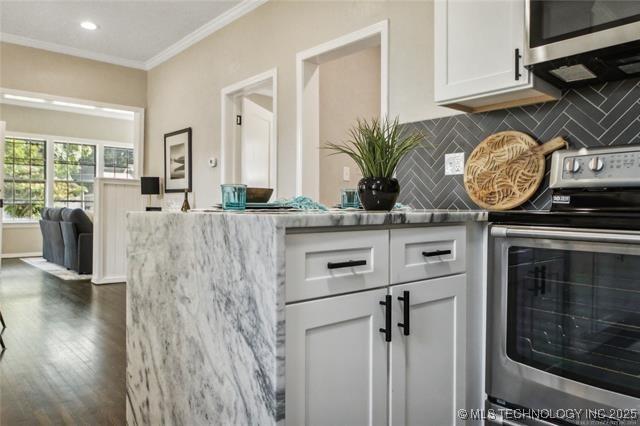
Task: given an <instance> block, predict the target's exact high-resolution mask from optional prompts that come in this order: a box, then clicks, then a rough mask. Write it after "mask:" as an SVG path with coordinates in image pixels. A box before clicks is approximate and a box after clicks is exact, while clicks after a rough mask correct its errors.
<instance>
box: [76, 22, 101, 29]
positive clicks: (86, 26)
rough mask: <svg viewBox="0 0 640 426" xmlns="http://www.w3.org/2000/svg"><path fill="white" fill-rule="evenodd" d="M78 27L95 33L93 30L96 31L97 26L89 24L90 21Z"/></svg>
mask: <svg viewBox="0 0 640 426" xmlns="http://www.w3.org/2000/svg"><path fill="white" fill-rule="evenodd" d="M80 26H81V27H82V28H84V29H85V30H89V31H95V30H97V29H98V26H97V25H96V24H95V23H93V22H91V21H84V22H82V23H80Z"/></svg>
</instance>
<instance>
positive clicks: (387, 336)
mask: <svg viewBox="0 0 640 426" xmlns="http://www.w3.org/2000/svg"><path fill="white" fill-rule="evenodd" d="M380 304H381V305H382V306H384V327H385V328H381V329H380V333H384V340H385V341H386V342H390V341H391V295H389V294H388V295H386V296H385V297H384V301H380Z"/></svg>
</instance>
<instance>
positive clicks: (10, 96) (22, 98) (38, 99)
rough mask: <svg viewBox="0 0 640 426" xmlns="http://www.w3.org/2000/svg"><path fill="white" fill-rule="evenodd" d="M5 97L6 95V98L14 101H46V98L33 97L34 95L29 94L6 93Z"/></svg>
mask: <svg viewBox="0 0 640 426" xmlns="http://www.w3.org/2000/svg"><path fill="white" fill-rule="evenodd" d="M4 97H5V99H13V100H14V101H25V102H38V103H43V102H45V100H44V99H40V98H32V97H29V96H19V95H11V94H9V93H5V94H4Z"/></svg>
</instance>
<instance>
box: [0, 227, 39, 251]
mask: <svg viewBox="0 0 640 426" xmlns="http://www.w3.org/2000/svg"><path fill="white" fill-rule="evenodd" d="M41 253H42V234H41V232H40V225H38V224H35V225H19V226H16V227H7V226H4V227H3V228H2V255H3V256H17V255H24V254H37V255H40V254H41Z"/></svg>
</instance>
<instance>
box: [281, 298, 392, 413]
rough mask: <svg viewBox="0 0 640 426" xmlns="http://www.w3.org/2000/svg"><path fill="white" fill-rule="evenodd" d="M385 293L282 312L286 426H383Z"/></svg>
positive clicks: (295, 306)
mask: <svg viewBox="0 0 640 426" xmlns="http://www.w3.org/2000/svg"><path fill="white" fill-rule="evenodd" d="M386 295H387V289H380V290H370V291H366V292H362V293H355V294H349V295H344V296H336V297H331V298H327V299H321V300H314V301H309V302H303V303H298V304H292V305H289V306H287V307H286V355H285V356H286V358H285V360H286V384H285V386H286V390H285V392H286V405H285V411H286V413H285V416H286V417H285V418H286V423H287V424H288V425H307V426H312V425H318V426H326V425H353V426H356V425H386V424H387V387H388V382H387V343H386V341H385V334H384V333H381V332H380V331H379V329H380V328H381V327H384V326H385V306H382V305H380V302H381V301H385V296H386Z"/></svg>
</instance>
